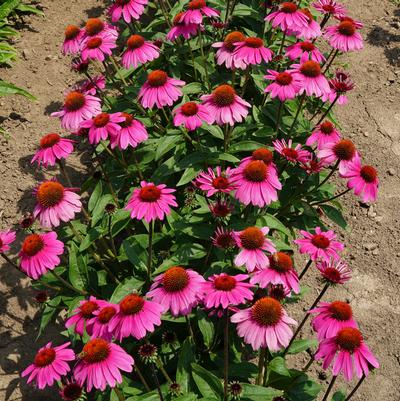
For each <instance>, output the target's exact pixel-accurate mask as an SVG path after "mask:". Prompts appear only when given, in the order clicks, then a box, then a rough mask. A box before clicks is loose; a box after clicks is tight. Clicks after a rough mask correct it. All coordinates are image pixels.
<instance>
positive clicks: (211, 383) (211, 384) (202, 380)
mask: <svg viewBox="0 0 400 401" xmlns="http://www.w3.org/2000/svg"><path fill="white" fill-rule="evenodd" d="M192 376H193V380H194V381H195V383H196V386H197V388H198V389H199V391H200V393H201V395H202V396H203V397H213V398H214V397H216V398H217V399H222V397H223V395H224V389H223V387H222V383H221V380H220V379H219V378H218V377H217V376H215V375H213V374H212V373H211V372H210V371H208V370H207V369H204V368H203V367H202V366H200V365H197V363H192Z"/></svg>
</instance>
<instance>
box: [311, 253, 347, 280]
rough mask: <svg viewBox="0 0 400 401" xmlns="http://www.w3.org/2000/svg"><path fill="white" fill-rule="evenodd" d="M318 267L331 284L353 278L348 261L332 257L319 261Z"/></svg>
mask: <svg viewBox="0 0 400 401" xmlns="http://www.w3.org/2000/svg"><path fill="white" fill-rule="evenodd" d="M317 269H318V270H319V271H320V273H321V276H322V278H323V279H324V280H325V281H326V282H327V283H330V284H344V283H345V282H346V281H349V280H350V278H351V270H350V267H349V266H348V265H347V263H346V262H344V261H342V260H339V261H337V260H335V259H334V258H333V259H330V260H328V261H326V260H322V261H320V262H317Z"/></svg>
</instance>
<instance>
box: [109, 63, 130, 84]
mask: <svg viewBox="0 0 400 401" xmlns="http://www.w3.org/2000/svg"><path fill="white" fill-rule="evenodd" d="M110 60H111V63H112V65H113V66H114V68H115V73H116V74H117V75H119V78H120V79H121V81H122V82H123V83H124V85H125V87H128V83H127V82H126V80H125V78H124V74H122V72H121V69H120V68H119V67H118V64H117V62H116V60H115V58H114V56H110Z"/></svg>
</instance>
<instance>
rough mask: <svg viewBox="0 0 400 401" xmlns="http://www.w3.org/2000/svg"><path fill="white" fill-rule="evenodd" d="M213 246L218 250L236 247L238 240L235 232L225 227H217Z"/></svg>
mask: <svg viewBox="0 0 400 401" xmlns="http://www.w3.org/2000/svg"><path fill="white" fill-rule="evenodd" d="M212 242H213V245H214V246H216V247H217V248H222V249H229V248H234V247H235V246H236V240H235V235H234V232H233V230H230V229H228V228H223V227H217V229H216V230H215V233H214V236H213V237H212Z"/></svg>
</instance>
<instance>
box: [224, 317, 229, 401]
mask: <svg viewBox="0 0 400 401" xmlns="http://www.w3.org/2000/svg"><path fill="white" fill-rule="evenodd" d="M228 378H229V312H228V309H227V310H226V311H225V325H224V401H227V400H228Z"/></svg>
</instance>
